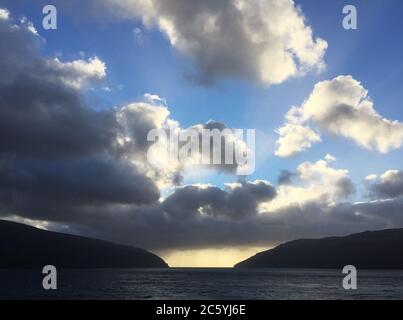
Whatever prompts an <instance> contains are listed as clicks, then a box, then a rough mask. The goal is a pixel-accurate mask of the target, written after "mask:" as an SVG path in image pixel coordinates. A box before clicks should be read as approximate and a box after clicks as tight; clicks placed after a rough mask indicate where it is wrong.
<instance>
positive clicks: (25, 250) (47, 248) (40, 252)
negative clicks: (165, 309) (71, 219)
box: [0, 221, 168, 268]
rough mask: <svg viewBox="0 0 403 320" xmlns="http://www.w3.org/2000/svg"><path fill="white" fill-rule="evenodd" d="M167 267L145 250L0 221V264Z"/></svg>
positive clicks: (64, 266) (17, 266)
mask: <svg viewBox="0 0 403 320" xmlns="http://www.w3.org/2000/svg"><path fill="white" fill-rule="evenodd" d="M45 265H55V266H56V267H60V268H167V267H168V264H167V263H165V261H164V260H162V259H161V258H160V257H158V256H156V255H155V254H152V253H150V252H148V251H146V250H143V249H139V248H135V247H131V246H125V245H119V244H115V243H111V242H107V241H102V240H95V239H90V238H86V237H80V236H74V235H68V234H63V233H57V232H50V231H45V230H41V229H37V228H34V227H30V226H27V225H23V224H19V223H14V222H9V221H0V268H38V267H39V268H42V267H43V266H45Z"/></svg>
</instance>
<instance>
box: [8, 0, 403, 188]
mask: <svg viewBox="0 0 403 320" xmlns="http://www.w3.org/2000/svg"><path fill="white" fill-rule="evenodd" d="M2 2H3V3H4V1H2ZM6 2H7V3H6V4H7V7H8V8H9V10H10V11H12V12H13V14H14V15H26V16H27V17H29V19H31V20H32V21H33V22H34V24H35V25H36V26H40V25H41V19H42V14H41V10H40V9H41V5H40V1H35V2H31V1H18V2H15V1H13V2H10V1H6ZM296 3H297V4H298V5H300V6H301V9H302V12H303V13H304V15H305V17H306V20H307V23H308V24H309V25H311V26H312V29H313V32H314V36H315V37H321V38H323V39H326V41H327V42H328V43H329V48H328V50H327V52H326V55H325V62H326V65H327V67H326V70H325V71H324V72H322V73H320V74H316V73H310V74H308V75H306V76H301V77H297V78H295V79H290V80H287V81H286V82H284V83H282V84H279V85H272V86H269V87H267V86H264V85H256V84H253V83H248V82H247V81H244V80H239V79H224V80H218V81H217V82H216V83H215V84H214V85H212V86H208V87H206V86H200V85H198V84H197V83H194V82H193V81H190V80H189V79H188V78H187V77H186V72H187V71H188V70H189V68H191V63H190V62H189V59H188V57H186V56H185V55H183V54H180V53H178V52H177V51H175V50H174V49H173V48H172V46H171V45H170V44H169V42H168V40H167V38H166V36H165V35H164V34H162V33H161V32H159V30H157V29H156V28H151V29H146V28H144V26H143V25H142V23H141V21H133V20H129V21H116V20H114V19H109V20H107V21H102V22H100V21H99V20H98V19H96V18H94V17H89V16H84V17H83V16H82V15H81V14H80V13H77V15H76V16H74V12H73V10H66V13H65V12H64V11H63V10H59V18H58V19H59V27H58V30H57V31H56V32H54V31H45V30H43V29H41V28H40V27H38V32H39V33H40V35H41V36H42V37H43V38H45V39H46V46H44V50H45V54H46V55H48V56H54V55H61V58H62V59H65V60H71V59H77V58H79V52H84V53H85V54H86V56H87V57H88V56H92V55H97V56H98V57H100V58H101V59H102V60H103V61H105V63H106V66H107V79H106V85H107V86H109V87H110V88H111V89H112V91H111V92H104V91H103V90H100V89H99V90H96V92H95V93H93V92H90V93H89V94H88V96H89V97H88V98H89V99H90V100H91V101H92V103H94V104H95V105H97V106H98V107H99V108H108V107H110V106H115V105H120V104H123V103H125V102H128V101H134V100H137V99H139V98H140V97H141V96H142V95H143V94H144V93H146V92H150V93H154V94H158V95H159V96H161V97H164V98H165V99H167V102H168V105H169V109H170V111H171V116H172V117H173V118H174V119H176V120H178V121H180V123H181V124H182V125H183V126H190V125H192V124H194V123H200V122H205V121H207V120H209V119H215V120H219V121H223V122H225V123H226V124H228V126H230V127H234V128H255V129H256V130H258V131H261V132H263V133H264V134H265V137H266V138H267V137H268V138H269V142H268V143H269V145H270V146H271V148H272V149H271V150H269V152H271V153H273V150H274V142H275V140H276V134H275V133H274V130H275V129H276V128H278V127H280V126H281V125H282V123H283V118H284V114H285V113H286V112H287V110H288V109H289V107H290V106H292V105H297V106H298V105H300V104H301V103H302V102H303V100H304V99H306V98H307V97H308V95H309V93H310V92H311V91H312V88H313V86H314V84H315V83H316V82H318V81H321V80H325V79H331V78H333V77H335V76H337V75H345V74H350V75H352V76H353V77H354V78H356V79H358V80H359V81H361V82H362V84H363V85H364V87H365V88H366V89H368V91H369V95H370V96H371V98H372V99H373V100H374V102H375V106H376V108H377V110H378V112H379V113H380V114H381V115H383V116H384V117H386V118H389V119H396V120H403V112H402V107H401V101H402V100H403V90H402V83H403V60H402V59H401V57H402V56H403V45H402V42H401V41H399V38H400V34H399V32H398V30H402V29H403V20H402V19H401V16H402V14H403V4H402V3H401V1H399V0H388V1H376V0H370V1H368V0H363V1H350V2H349V4H350V3H351V4H354V5H355V6H356V7H357V10H358V29H357V30H350V31H347V30H344V29H343V28H342V24H341V21H342V18H343V14H342V8H343V6H344V5H345V4H346V2H345V1H342V0H341V1H340V0H336V1H326V2H324V1H315V0H305V1H297V2H296ZM134 28H140V29H141V30H142V31H143V33H144V34H143V36H144V41H143V43H142V44H140V43H138V42H137V41H136V39H135V36H134V34H133V29H134ZM262 139H263V138H262ZM322 139H323V142H322V143H319V144H316V145H314V146H313V147H312V148H311V149H310V150H309V151H308V152H304V153H302V154H300V155H297V156H296V157H294V158H291V159H283V158H277V157H275V156H274V155H273V154H272V155H269V158H268V159H267V160H266V161H265V162H264V163H263V164H261V166H260V167H259V168H258V170H257V171H256V173H255V174H254V175H253V177H252V178H265V179H268V180H270V181H273V182H275V180H276V179H277V176H278V173H279V170H281V169H289V170H293V169H294V168H295V167H296V166H297V165H298V164H299V163H301V162H303V161H316V160H318V159H320V158H322V157H323V156H324V155H325V154H326V153H331V154H332V155H334V156H335V157H336V158H337V159H338V162H337V164H335V166H340V167H342V168H346V169H349V171H350V175H351V177H352V179H353V180H355V181H357V182H359V181H361V180H362V179H363V178H364V177H365V176H366V175H367V174H370V173H379V172H383V171H385V170H387V169H390V168H397V169H400V168H401V158H402V151H401V150H396V151H391V152H390V153H388V154H378V153H376V152H371V151H367V150H365V149H362V148H360V147H358V146H356V145H355V144H354V143H353V142H351V141H348V140H346V139H344V138H338V137H332V136H329V135H324V136H323V137H322ZM258 143H259V139H258ZM264 143H267V142H266V141H264ZM363 159H368V161H367V162H366V164H365V165H362V160H363ZM210 179H211V180H212V181H208V182H213V183H220V182H221V183H222V182H224V181H227V180H228V179H234V178H233V177H229V176H209V178H208V180H210ZM199 182H201V181H199ZM203 182H207V181H203Z"/></svg>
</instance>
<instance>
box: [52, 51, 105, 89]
mask: <svg viewBox="0 0 403 320" xmlns="http://www.w3.org/2000/svg"><path fill="white" fill-rule="evenodd" d="M48 63H49V65H50V66H51V67H52V68H53V69H54V70H57V71H59V72H60V80H62V81H63V82H64V83H65V84H67V85H69V86H72V87H74V88H81V87H82V86H83V85H84V84H85V83H87V82H88V81H91V80H101V79H104V78H105V76H106V66H105V63H104V62H103V61H102V60H101V59H99V58H98V57H97V56H95V57H92V58H90V59H88V60H83V59H78V60H74V61H69V62H61V61H60V60H59V59H58V58H55V59H53V60H49V61H48Z"/></svg>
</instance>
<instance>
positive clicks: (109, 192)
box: [0, 156, 159, 207]
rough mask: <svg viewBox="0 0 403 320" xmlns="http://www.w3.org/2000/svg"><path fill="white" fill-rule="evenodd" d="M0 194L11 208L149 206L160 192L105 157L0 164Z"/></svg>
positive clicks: (129, 167)
mask: <svg viewBox="0 0 403 320" xmlns="http://www.w3.org/2000/svg"><path fill="white" fill-rule="evenodd" d="M0 190H4V191H3V192H4V193H5V192H7V191H8V192H9V194H10V198H11V199H13V202H14V206H15V207H18V205H21V203H28V204H29V205H35V204H36V203H47V204H54V205H70V206H77V205H103V204H109V203H117V204H150V203H153V202H155V201H157V200H158V198H159V190H158V188H157V187H156V186H155V185H154V183H152V181H151V180H150V179H149V178H147V177H145V176H144V175H143V174H141V173H139V172H138V171H137V169H136V168H133V166H132V165H131V164H129V163H127V162H125V161H123V160H116V159H112V158H108V157H101V156H99V157H96V158H81V159H68V160H65V159H62V160H52V161H46V160H17V159H12V160H2V161H0Z"/></svg>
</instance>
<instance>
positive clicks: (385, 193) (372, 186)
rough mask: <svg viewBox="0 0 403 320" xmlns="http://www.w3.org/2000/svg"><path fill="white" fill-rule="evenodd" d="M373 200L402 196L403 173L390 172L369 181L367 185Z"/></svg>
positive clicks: (398, 171)
mask: <svg viewBox="0 0 403 320" xmlns="http://www.w3.org/2000/svg"><path fill="white" fill-rule="evenodd" d="M367 187H368V189H369V193H370V197H371V198H373V199H388V198H396V197H400V196H403V171H400V170H390V171H387V172H385V173H384V174H383V175H382V176H381V177H380V178H379V179H375V180H373V181H369V182H368V185H367Z"/></svg>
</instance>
